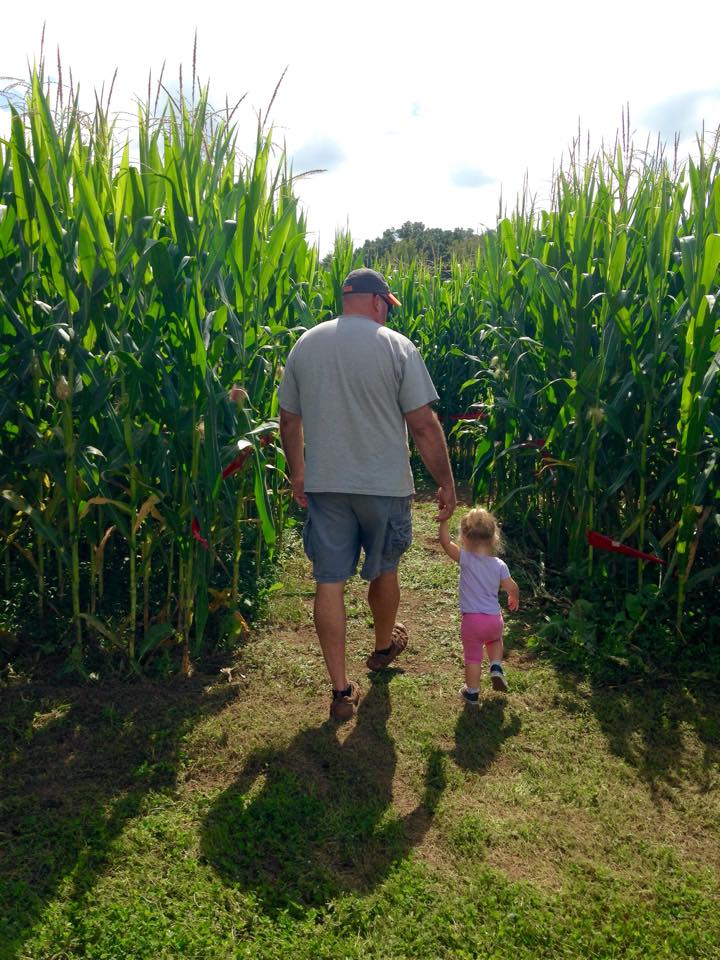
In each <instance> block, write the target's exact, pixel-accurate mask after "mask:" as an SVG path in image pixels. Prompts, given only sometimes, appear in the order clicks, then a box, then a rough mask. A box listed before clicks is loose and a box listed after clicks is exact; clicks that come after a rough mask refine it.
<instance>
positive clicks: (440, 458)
mask: <svg viewBox="0 0 720 960" xmlns="http://www.w3.org/2000/svg"><path fill="white" fill-rule="evenodd" d="M405 421H406V423H407V425H408V430H409V431H410V433H411V435H412V438H413V440H414V441H415V445H416V447H417V448H418V452H419V453H420V456H421V457H422V461H423V463H424V464H425V466H426V467H427V468H428V470H429V471H430V474H431V476H432V478H433V480H434V481H435V482H436V483H437V484H438V486H439V488H440V489H439V490H438V492H437V499H438V504H439V506H440V512H439V513H438V520H449V519H450V517H451V516H452V515H453V511H454V510H455V507H456V505H457V501H456V499H455V481H454V480H453V474H452V467H451V466H450V458H449V457H448V450H447V444H446V443H445V434H444V433H443V428H442V427H441V425H440V421H439V420H438V418H437V417H436V416H435V412H434V411H433V410H432V409H431V407H430V406H429V404H425V406H424V407H418V409H417V410H410V411H409V412H408V413H406V414H405Z"/></svg>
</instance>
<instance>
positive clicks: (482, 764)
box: [450, 696, 521, 773]
mask: <svg viewBox="0 0 720 960" xmlns="http://www.w3.org/2000/svg"><path fill="white" fill-rule="evenodd" d="M506 706H507V702H506V700H505V697H495V696H493V697H488V698H486V699H483V700H481V701H480V703H479V705H478V706H477V707H474V706H469V705H468V706H465V707H463V708H462V712H461V713H460V715H459V716H458V719H457V723H456V724H455V749H454V750H453V751H452V752H451V753H450V757H451V758H452V759H453V760H454V761H455V762H456V763H457V765H458V766H459V767H460V768H461V769H463V770H471V771H473V772H475V773H486V772H487V770H489V769H490V767H491V766H492V764H493V762H494V761H495V758H496V757H497V755H498V753H499V752H500V747H501V746H502V745H503V742H504V741H505V740H507V738H508V737H515V736H517V735H518V733H520V726H521V724H520V718H519V717H518V716H514V717H513V718H512V720H510V721H509V722H508V723H506V722H505V708H506Z"/></svg>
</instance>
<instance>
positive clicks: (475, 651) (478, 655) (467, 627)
mask: <svg viewBox="0 0 720 960" xmlns="http://www.w3.org/2000/svg"><path fill="white" fill-rule="evenodd" d="M460 639H461V640H462V645H463V654H464V661H465V686H466V687H468V688H469V689H470V690H477V689H478V688H479V686H480V674H481V671H482V662H483V640H482V637H481V636H480V635H479V634H478V630H477V617H475V616H474V615H473V614H467V613H466V614H463V618H462V625H461V627H460Z"/></svg>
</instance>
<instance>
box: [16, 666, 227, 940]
mask: <svg viewBox="0 0 720 960" xmlns="http://www.w3.org/2000/svg"><path fill="white" fill-rule="evenodd" d="M206 683H207V678H202V677H199V676H198V677H196V678H193V680H192V681H188V682H187V683H185V684H183V685H181V686H175V687H170V686H166V685H161V684H158V685H154V684H152V685H151V684H137V685H119V684H118V685H111V684H108V685H104V686H98V687H94V686H90V685H87V686H84V687H66V688H63V687H54V688H47V689H45V688H41V687H38V688H35V687H25V686H24V685H22V686H18V687H16V688H12V687H10V688H6V689H3V690H2V692H1V693H0V818H1V819H2V829H1V830H0V944H2V946H0V956H2V957H3V958H5V957H7V958H12V957H15V956H21V955H22V956H25V952H24V950H23V944H24V943H25V941H26V939H27V937H28V936H29V935H30V934H31V932H32V930H33V927H34V926H35V924H36V923H37V921H38V919H39V918H40V917H41V916H42V914H43V912H44V910H45V907H46V905H47V904H48V903H49V902H50V901H51V900H52V899H53V898H54V897H55V895H56V893H57V890H58V889H59V888H60V887H61V886H62V885H63V884H65V883H66V882H67V880H68V878H72V889H71V891H70V893H69V896H70V897H71V898H72V899H73V900H74V901H76V902H77V903H81V902H82V900H83V898H84V897H85V896H86V895H87V893H88V891H90V890H92V888H93V886H94V884H95V882H96V881H97V878H98V875H99V874H101V873H102V872H103V871H104V870H105V869H106V867H107V858H108V856H109V853H110V851H111V849H112V846H113V844H114V842H115V840H116V838H117V837H118V836H119V835H120V834H121V833H122V831H123V829H124V828H125V826H126V824H127V823H128V822H129V821H130V820H132V819H133V818H134V817H136V816H138V814H139V813H140V812H141V811H142V809H143V803H144V799H145V797H146V796H147V795H148V794H150V793H157V792H159V791H167V792H168V793H169V794H172V793H173V791H174V790H175V788H176V785H177V776H178V770H179V768H180V766H181V757H182V750H183V739H184V737H185V736H186V735H187V734H188V733H189V732H190V731H191V730H192V729H193V727H194V726H195V725H196V724H197V723H199V722H201V721H202V720H203V719H204V718H206V717H209V716H211V715H213V714H216V713H219V712H220V711H221V710H223V709H224V707H225V706H226V705H227V704H228V702H229V701H230V700H232V699H234V697H235V696H236V691H235V690H234V689H233V688H232V687H230V686H227V685H226V686H223V687H220V686H216V687H214V688H212V689H211V690H210V691H209V692H208V691H207V690H206Z"/></svg>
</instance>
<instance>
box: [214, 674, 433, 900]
mask: <svg viewBox="0 0 720 960" xmlns="http://www.w3.org/2000/svg"><path fill="white" fill-rule="evenodd" d="M396 673H397V671H394V670H388V671H384V672H383V673H378V674H374V675H372V676H371V678H370V682H371V686H370V690H369V691H368V693H367V694H366V696H365V697H364V698H363V699H362V701H361V703H360V706H359V708H358V712H357V718H356V721H355V726H354V728H353V729H352V730H351V732H350V734H349V735H348V736H347V738H346V739H345V740H344V742H343V741H342V740H341V739H339V733H340V731H341V730H342V728H341V727H338V726H337V725H336V724H335V723H333V722H332V721H327V722H326V723H323V724H322V725H321V726H319V727H314V728H312V729H310V730H304V731H303V732H302V733H299V734H298V735H297V737H295V739H294V740H293V741H292V742H291V743H290V745H289V746H288V747H287V748H286V749H283V750H274V749H260V750H256V751H255V752H254V753H252V754H251V755H250V757H249V758H248V760H247V763H246V764H245V767H244V769H243V771H242V773H241V774H240V776H239V778H238V780H237V781H236V782H235V783H234V784H233V785H232V786H231V787H230V788H229V789H228V790H226V791H225V792H224V793H223V794H222V795H221V796H220V797H219V798H218V800H216V802H215V803H214V805H213V806H212V808H211V810H210V812H209V814H208V816H207V819H206V821H205V824H204V826H203V831H202V850H203V854H204V856H205V857H206V859H207V860H208V861H209V862H210V863H212V864H213V865H214V867H215V869H216V870H217V871H218V873H219V874H220V876H221V877H222V878H223V880H224V881H225V882H226V883H228V884H231V885H233V886H235V885H238V886H241V887H243V888H244V889H246V890H252V891H253V892H254V893H255V895H256V896H257V898H258V899H259V901H260V902H261V903H262V905H263V907H264V909H265V910H266V911H267V912H269V913H271V914H272V913H275V912H278V911H280V910H286V909H291V910H298V911H303V910H305V909H308V908H311V907H314V906H320V905H322V904H325V903H327V902H328V901H329V900H331V899H333V898H335V897H336V896H338V895H339V894H341V893H342V892H344V891H348V890H368V889H371V888H372V887H373V886H375V885H376V884H377V883H379V882H380V881H381V880H382V879H383V878H384V877H385V876H387V874H388V872H389V871H390V870H391V868H392V867H393V865H394V864H397V863H398V862H400V861H401V860H403V859H405V858H406V857H407V856H408V854H409V853H410V851H411V850H412V849H413V848H414V847H415V846H417V845H418V844H419V843H420V842H421V841H422V839H423V837H424V836H425V834H426V833H427V830H428V828H429V827H430V824H431V823H432V819H433V815H434V813H435V810H436V807H437V804H438V801H439V798H440V796H441V794H442V791H443V789H444V787H445V776H444V770H443V765H442V753H441V752H440V751H437V752H434V753H431V755H430V757H429V759H428V763H427V767H426V770H425V785H424V791H423V795H422V798H421V799H420V801H419V802H418V803H417V804H416V805H415V807H414V809H413V810H412V811H411V812H409V813H407V814H405V815H399V814H397V813H395V812H394V811H393V808H392V800H393V777H394V773H395V766H396V749H395V743H394V741H393V739H392V737H391V736H390V734H389V732H388V729H387V723H388V719H389V717H390V710H391V707H390V684H391V683H392V678H393V676H394V675H395V674H396Z"/></svg>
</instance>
